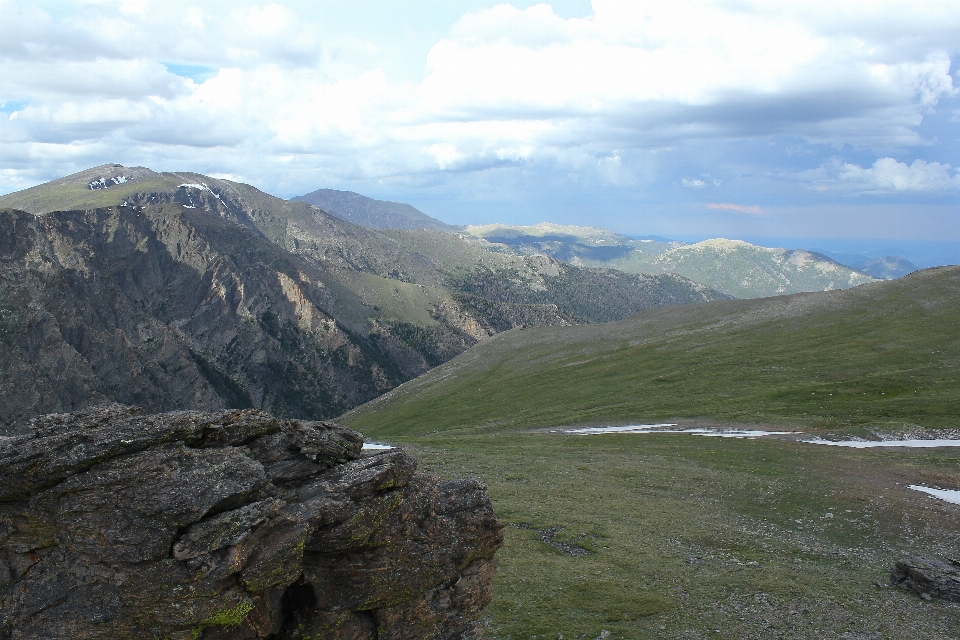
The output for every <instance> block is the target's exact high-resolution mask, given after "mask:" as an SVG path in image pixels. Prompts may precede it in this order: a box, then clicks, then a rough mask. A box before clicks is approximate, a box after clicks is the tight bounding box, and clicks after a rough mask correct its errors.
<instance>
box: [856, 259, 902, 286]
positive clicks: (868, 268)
mask: <svg viewBox="0 0 960 640" xmlns="http://www.w3.org/2000/svg"><path fill="white" fill-rule="evenodd" d="M851 266H852V267H853V268H854V269H859V270H860V271H862V272H864V273H865V274H867V275H868V276H871V277H874V278H876V279H877V280H894V279H896V278H902V277H903V276H905V275H907V274H908V273H913V272H914V271H916V270H917V266H916V265H915V264H913V263H912V262H910V261H908V260H904V259H903V258H901V257H899V256H884V257H882V258H872V259H869V260H864V261H862V262H858V263H856V264H853V265H851Z"/></svg>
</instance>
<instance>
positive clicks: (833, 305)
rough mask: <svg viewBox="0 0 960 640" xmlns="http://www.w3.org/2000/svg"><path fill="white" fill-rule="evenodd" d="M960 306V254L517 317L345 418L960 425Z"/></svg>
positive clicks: (419, 425) (448, 424) (412, 423)
mask: <svg viewBox="0 0 960 640" xmlns="http://www.w3.org/2000/svg"><path fill="white" fill-rule="evenodd" d="M958 318H960V268H958V267H943V268H939V269H931V270H927V271H923V272H918V273H916V274H914V275H912V276H909V277H907V278H905V279H903V280H899V281H892V282H883V283H876V284H870V285H864V286H862V287H858V288H856V289H851V290H846V291H837V292H825V293H815V294H800V295H796V296H784V297H778V298H768V299H763V300H752V301H743V300H738V301H730V302H714V303H708V304H702V305H688V306H684V307H674V308H666V309H659V310H655V311H650V312H645V313H641V314H638V315H636V316H633V317H631V318H628V319H626V320H623V321H621V322H618V323H611V324H608V325H596V326H580V327H570V328H559V329H557V328H545V329H536V330H527V331H513V332H510V333H508V334H502V335H501V336H498V337H496V338H495V339H493V340H491V341H489V342H487V343H485V344H483V345H480V346H478V347H476V348H474V349H472V350H471V351H468V352H467V353H465V354H463V355H462V356H460V357H459V358H457V359H455V360H453V361H451V362H449V363H447V364H446V365H444V366H442V367H440V368H438V369H436V370H434V371H431V372H429V373H427V374H426V375H424V376H422V377H421V378H418V379H417V380H414V381H411V382H410V383H407V384H406V385H404V386H402V387H400V388H399V389H397V390H395V391H393V392H391V393H390V394H388V395H387V396H384V397H381V398H380V399H378V400H376V401H373V402H371V403H369V404H367V405H364V406H362V407H359V408H358V409H356V410H354V411H353V412H351V413H348V414H346V415H345V416H343V417H342V418H341V419H342V420H343V421H344V422H345V423H347V424H349V425H351V426H353V427H355V428H358V429H360V430H362V431H366V432H369V433H371V434H376V435H380V434H383V435H390V434H418V433H427V432H435V431H444V430H451V429H464V428H466V429H473V428H476V427H478V426H482V427H490V428H499V427H532V426H549V425H563V424H582V423H600V422H612V423H616V422H629V421H644V420H659V419H665V418H681V417H688V418H700V417H709V418H714V419H721V420H736V421H744V422H756V423H765V422H776V423H790V424H805V425H819V426H839V425H848V424H849V425H856V424H864V423H869V422H881V423H886V422H906V423H917V424H921V425H924V426H932V427H936V426H948V425H957V422H958V410H957V407H958V406H960V370H958V365H960V321H958ZM831 394H832V395H831Z"/></svg>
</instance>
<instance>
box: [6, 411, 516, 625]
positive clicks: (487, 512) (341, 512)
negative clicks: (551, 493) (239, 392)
mask: <svg viewBox="0 0 960 640" xmlns="http://www.w3.org/2000/svg"><path fill="white" fill-rule="evenodd" d="M361 447H362V438H361V436H360V435H359V434H357V433H355V432H353V431H350V430H348V429H346V428H343V427H340V426H338V425H335V424H331V423H325V422H303V421H296V420H287V421H284V420H278V419H276V418H273V417H272V416H270V415H268V414H265V413H262V412H259V411H255V410H245V411H226V412H220V413H212V414H210V413H197V412H176V413H167V414H156V415H141V414H140V412H139V410H138V409H136V408H131V407H125V406H121V405H104V406H100V407H95V408H92V409H89V410H87V411H85V412H81V413H74V414H54V415H48V416H44V417H41V418H38V419H36V420H34V421H33V422H32V423H31V429H30V433H28V434H25V435H21V436H17V437H14V438H0V610H2V623H0V638H4V639H10V640H13V639H19V638H40V637H43V638H63V639H66V638H71V639H74V638H171V639H175V638H183V639H187V638H191V639H195V638H204V639H209V638H224V639H226V638H230V639H238V640H239V639H241V638H277V639H293V638H339V639H348V638H349V639H351V640H362V639H366V638H377V639H378V640H384V639H400V638H477V637H479V635H480V633H481V630H480V626H479V625H480V623H479V622H478V618H479V615H480V613H481V611H482V609H483V607H484V606H485V605H486V604H487V603H488V602H489V600H490V598H491V590H490V589H491V587H490V585H491V578H492V575H493V571H494V566H495V559H494V552H495V551H496V550H497V548H498V547H499V546H500V545H501V544H502V541H503V534H502V526H501V524H500V522H499V521H498V520H497V518H496V516H495V515H494V513H493V510H492V508H491V506H490V502H489V499H488V496H487V492H486V488H485V487H484V486H483V484H482V483H480V482H478V481H476V480H456V481H452V482H441V481H439V480H438V479H437V478H435V477H433V476H429V475H426V474H423V473H417V472H416V461H415V460H414V459H413V458H412V457H410V456H408V455H407V454H405V453H403V452H402V451H400V450H389V451H385V452H367V451H362V450H361Z"/></svg>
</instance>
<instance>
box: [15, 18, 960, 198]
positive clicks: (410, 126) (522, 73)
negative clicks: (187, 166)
mask: <svg viewBox="0 0 960 640" xmlns="http://www.w3.org/2000/svg"><path fill="white" fill-rule="evenodd" d="M839 4H840V5H841V6H838V7H833V6H831V9H830V12H825V13H823V14H821V12H819V11H815V10H811V9H810V5H809V3H769V4H767V3H760V4H751V3H747V4H745V5H733V4H729V3H722V2H717V3H713V2H699V1H697V2H670V3H665V2H656V3H640V2H617V1H607V0H595V2H594V4H593V9H594V12H593V15H591V16H590V17H587V18H573V19H564V18H561V17H559V16H558V15H556V13H555V12H554V11H553V10H552V9H551V8H550V6H549V5H547V4H540V5H536V6H533V7H530V8H528V9H526V10H520V9H517V8H514V7H512V6H509V5H506V4H501V5H497V6H494V7H491V8H488V9H484V10H480V11H476V12H472V13H469V14H466V15H464V16H463V17H462V18H461V19H460V20H459V21H458V22H456V24H454V25H453V26H452V28H451V29H450V31H449V33H448V36H447V37H446V38H443V39H441V40H440V41H438V42H436V43H434V44H433V46H432V47H430V48H429V53H428V54H427V56H426V58H425V59H424V60H417V61H411V62H412V63H414V64H421V65H423V66H424V70H425V74H424V77H423V80H422V81H421V82H419V83H398V82H395V81H393V80H392V79H391V77H390V76H389V75H388V72H387V71H385V70H384V69H383V68H380V67H378V66H377V65H376V64H375V61H376V60H377V59H378V56H379V55H380V53H381V51H380V50H379V48H378V47H377V45H376V44H375V43H374V42H373V41H372V40H363V39H357V38H355V37H353V36H344V37H343V38H340V39H329V38H328V39H326V40H325V39H322V38H321V37H320V30H319V28H318V26H317V25H315V24H310V23H308V22H304V21H303V20H301V19H300V18H299V17H298V14H297V12H296V10H295V9H296V8H297V7H296V5H290V6H287V5H285V4H282V3H271V4H265V5H251V4H243V3H239V2H238V3H237V4H236V5H235V6H234V7H233V8H231V9H229V10H225V11H222V12H213V11H211V10H210V9H209V6H205V5H203V4H196V3H179V2H162V3H157V2H154V3H151V2H145V1H137V0H123V2H121V3H118V2H109V1H107V2H103V3H101V4H99V5H89V4H88V5H84V8H82V9H78V10H77V11H76V13H74V14H72V15H67V16H66V17H64V18H54V17H53V16H51V15H50V14H48V13H46V12H44V11H43V10H41V9H40V8H37V7H35V6H33V5H29V4H25V5H19V4H16V3H15V2H12V1H11V0H2V5H0V7H2V9H0V10H2V12H3V19H2V20H0V74H2V77H3V79H4V80H3V83H2V85H0V102H2V103H4V104H6V103H8V102H9V103H10V104H14V103H16V104H25V105H26V106H24V107H23V108H19V109H18V110H17V116H16V117H15V118H12V119H11V117H7V118H0V141H2V142H3V143H4V144H3V149H2V151H0V161H2V163H3V165H4V166H5V167H7V168H9V167H23V169H22V171H24V172H27V173H24V174H17V175H37V173H36V172H37V171H45V170H47V169H43V167H45V166H49V165H46V164H43V163H48V162H49V163H52V162H54V158H55V156H56V153H55V149H56V148H57V145H60V148H61V151H62V152H63V154H64V155H63V157H64V158H68V159H69V160H68V161H65V162H73V161H74V159H75V158H78V157H79V158H82V157H89V158H90V162H91V164H96V163H99V162H102V161H107V160H108V159H109V160H113V159H118V160H119V159H122V158H124V157H129V156H130V153H131V149H132V150H134V151H135V154H136V155H137V157H143V158H148V159H149V158H169V159H171V161H172V159H178V158H181V157H183V158H187V159H188V160H189V159H191V158H192V159H196V158H202V159H203V162H205V163H208V164H215V163H216V162H224V163H227V164H229V165H230V166H226V167H224V168H223V171H228V172H230V173H232V174H235V175H253V174H256V175H258V176H261V183H262V181H263V180H265V179H266V180H274V181H279V180H280V178H279V176H281V175H289V174H290V173H291V172H298V171H300V172H302V174H301V175H302V178H299V179H301V180H307V179H310V180H317V179H319V178H318V177H317V176H318V171H322V176H323V179H325V180H328V181H330V180H334V181H335V180H338V179H341V180H342V179H354V178H371V179H372V178H384V177H391V176H393V177H404V178H405V179H406V178H409V179H416V178H417V177H418V176H419V177H422V176H433V175H434V174H435V173H436V172H444V175H449V174H450V173H451V172H464V171H474V170H481V169H488V168H492V167H503V166H518V167H529V166H532V165H540V166H549V167H558V168H559V169H560V170H561V171H570V172H584V173H589V174H590V175H591V176H593V177H594V178H595V179H596V180H598V181H600V182H601V183H606V184H629V183H631V182H632V181H635V180H638V179H639V178H637V176H638V175H639V174H640V173H641V169H639V168H638V164H639V161H638V160H637V158H639V157H641V156H642V155H643V154H644V153H645V152H646V151H647V150H652V149H654V148H658V149H659V148H666V147H671V146H674V145H682V144H684V143H686V142H688V141H690V140H697V139H704V140H716V139H727V138H730V139H747V138H764V137H766V136H771V135H777V134H783V135H789V136H795V137H797V138H800V139H804V140H807V141H813V142H825V143H829V144H834V145H837V146H842V145H855V146H859V147H868V148H876V149H878V151H877V155H880V154H881V153H889V151H882V150H881V149H889V148H893V147H896V146H901V147H902V146H908V145H916V144H920V143H922V142H923V139H922V138H921V135H920V134H919V133H918V126H919V124H920V123H921V121H922V119H923V117H924V114H925V113H927V112H928V111H929V110H930V109H931V108H933V107H934V106H935V105H936V104H937V103H938V101H940V100H942V99H943V97H944V96H951V95H955V94H956V93H957V89H956V88H955V87H954V84H953V82H954V81H953V79H952V78H951V75H950V69H951V55H956V53H957V49H958V46H960V45H957V43H956V41H955V38H951V37H950V34H954V35H955V34H956V33H957V32H958V31H960V12H951V11H944V10H943V8H942V7H941V6H940V5H935V4H933V3H923V4H919V5H913V6H912V7H911V10H910V12H909V14H910V17H909V18H908V19H906V20H904V21H903V22H902V24H901V23H900V21H899V19H892V18H891V17H890V16H891V15H902V14H903V11H900V10H898V11H897V12H896V14H893V13H890V11H891V6H893V5H889V4H878V3H867V4H857V6H856V7H855V8H850V7H849V6H848V5H847V4H846V3H839ZM117 9H121V10H120V11H118V10H117ZM884 12H887V15H884ZM827 14H829V15H833V16H834V17H833V18H830V19H828V18H824V17H823V16H824V15H827ZM158 34H159V35H158ZM898 42H899V43H903V44H901V45H898V44H897V43H898ZM898 47H899V48H898ZM164 63H178V64H179V63H183V64H191V65H201V66H204V67H209V68H211V69H213V70H215V71H216V73H215V75H213V77H210V78H209V79H207V80H205V81H204V82H199V83H198V82H194V81H193V80H190V79H188V78H183V77H181V76H178V75H175V74H173V73H170V72H169V71H168V70H167V66H165V64H164ZM183 147H192V148H193V151H192V155H191V154H189V153H187V152H186V151H185V150H184V149H183ZM224 148H229V149H231V151H230V153H229V154H225V153H224ZM198 150H200V151H198ZM201 152H202V154H205V155H197V154H198V153H201ZM78 153H80V156H77V154H78ZM83 153H88V154H89V155H88V156H83V155H82V154H83ZM227 155H229V158H226V157H225V156H227ZM643 157H646V158H649V157H651V156H650V155H649V154H647V155H645V156H643ZM38 159H42V162H40V164H37V160H38ZM76 161H77V162H82V159H77V160H76ZM878 162H880V161H878ZM918 162H922V161H918ZM895 164H897V165H898V166H902V167H906V170H907V173H903V172H902V171H901V174H903V175H902V176H901V177H890V178H889V180H888V178H886V177H884V176H888V174H889V175H890V176H892V175H893V174H892V173H890V172H889V171H888V172H887V173H884V171H887V169H886V165H883V166H880V167H879V168H878V165H877V164H875V165H874V166H873V167H872V168H868V169H862V168H860V167H855V168H856V169H858V170H859V171H860V172H861V173H859V174H857V173H856V171H855V170H854V169H853V168H851V169H849V170H846V169H844V171H846V173H841V169H839V168H837V169H836V170H835V171H834V173H833V174H832V175H831V176H830V177H829V179H830V180H833V181H834V182H835V183H837V184H845V185H846V184H849V185H852V184H854V183H856V184H870V185H874V186H873V187H872V188H876V189H890V190H905V189H907V190H909V189H912V190H925V189H927V190H929V187H919V186H911V187H899V186H897V185H902V184H908V185H931V184H940V185H942V184H948V183H949V184H953V181H955V180H956V177H955V176H954V177H951V176H950V175H949V167H948V166H947V165H938V164H937V163H929V164H924V165H923V166H920V165H917V163H916V162H915V163H914V164H913V165H911V166H910V167H907V166H906V165H903V164H902V163H895ZM318 166H319V167H320V168H319V169H318ZM848 166H850V167H854V165H848ZM37 167H40V168H37ZM943 167H946V169H942V168H943ZM70 168H76V167H70ZM701 170H702V169H692V170H689V171H688V172H684V171H678V172H677V173H674V174H673V176H672V177H670V178H669V179H668V180H666V183H667V184H672V183H673V182H674V181H675V180H676V179H677V177H676V176H678V175H683V174H684V173H686V175H690V174H693V175H703V174H700V173H699V171H701ZM891 171H892V170H891ZM897 171H900V170H899V169H897ZM936 171H940V172H941V173H939V174H937V176H939V177H936V176H933V177H928V178H926V181H924V179H921V178H918V177H916V176H915V174H916V172H926V173H924V175H927V174H930V172H934V173H936ZM943 171H946V172H947V174H946V176H947V177H946V178H944V177H943V175H941V174H942V173H943ZM66 172H67V171H66V168H64V169H62V170H57V171H56V173H57V174H62V173H66ZM911 172H913V173H911ZM654 173H655V172H654ZM9 175H11V174H9V173H8V172H5V173H3V174H2V176H0V189H2V188H3V187H4V185H7V188H10V187H11V186H13V185H18V186H19V185H20V184H23V182H24V181H28V180H27V179H26V178H22V177H21V178H9ZM897 175H900V174H897ZM931 175H932V174H931ZM264 176H269V177H267V178H264ZM841 176H851V177H850V178H847V177H841ZM903 176H906V177H903ZM911 176H913V177H911ZM884 180H888V181H887V182H884ZM944 180H946V182H944ZM3 181H6V182H3ZM904 181H905V182H904ZM681 182H682V184H683V186H685V187H690V188H703V187H704V186H706V184H707V183H706V182H705V181H704V180H701V179H699V178H682V181H681ZM714 184H716V185H719V180H715V181H714ZM879 185H888V186H879ZM315 186H319V185H315ZM951 188H953V187H951Z"/></svg>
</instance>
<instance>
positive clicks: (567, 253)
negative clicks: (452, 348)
mask: <svg viewBox="0 0 960 640" xmlns="http://www.w3.org/2000/svg"><path fill="white" fill-rule="evenodd" d="M465 231H466V232H467V233H471V234H473V235H476V236H477V237H481V238H484V239H486V240H487V241H488V242H492V243H498V244H501V245H503V246H505V247H509V248H510V250H512V251H515V252H517V253H520V254H531V253H542V254H545V255H548V256H551V257H554V258H556V259H558V260H563V261H565V262H568V263H570V264H573V265H578V266H589V267H606V268H610V269H618V270H620V271H625V272H627V273H647V274H656V273H676V274H678V275H682V276H684V277H685V278H689V279H690V280H693V281H694V282H700V283H702V284H704V285H706V286H708V287H710V288H712V289H715V290H717V291H720V292H722V293H725V294H727V295H730V296H733V297H736V298H760V297H766V296H775V295H784V294H789V293H802V292H808V291H829V290H832V289H846V288H849V287H853V286H857V285H859V284H864V283H866V282H872V281H873V279H874V278H873V277H871V276H869V275H866V274H864V273H862V272H860V271H858V270H856V269H853V268H850V267H847V266H844V265H841V264H840V263H838V262H836V261H834V260H833V259H831V258H829V257H827V256H825V255H822V254H819V253H814V252H810V251H805V250H803V249H796V250H789V249H778V248H768V247H759V246H757V245H753V244H750V243H748V242H744V241H742V240H727V239H724V238H715V239H712V240H705V241H703V242H698V243H696V244H685V243H683V242H659V241H655V240H636V239H633V238H629V237H627V236H623V235H620V234H616V233H613V232H611V231H607V230H606V229H598V228H594V227H577V226H573V225H566V226H562V225H552V224H550V223H541V224H538V225H534V226H511V225H502V224H492V225H483V226H469V227H466V229H465Z"/></svg>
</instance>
